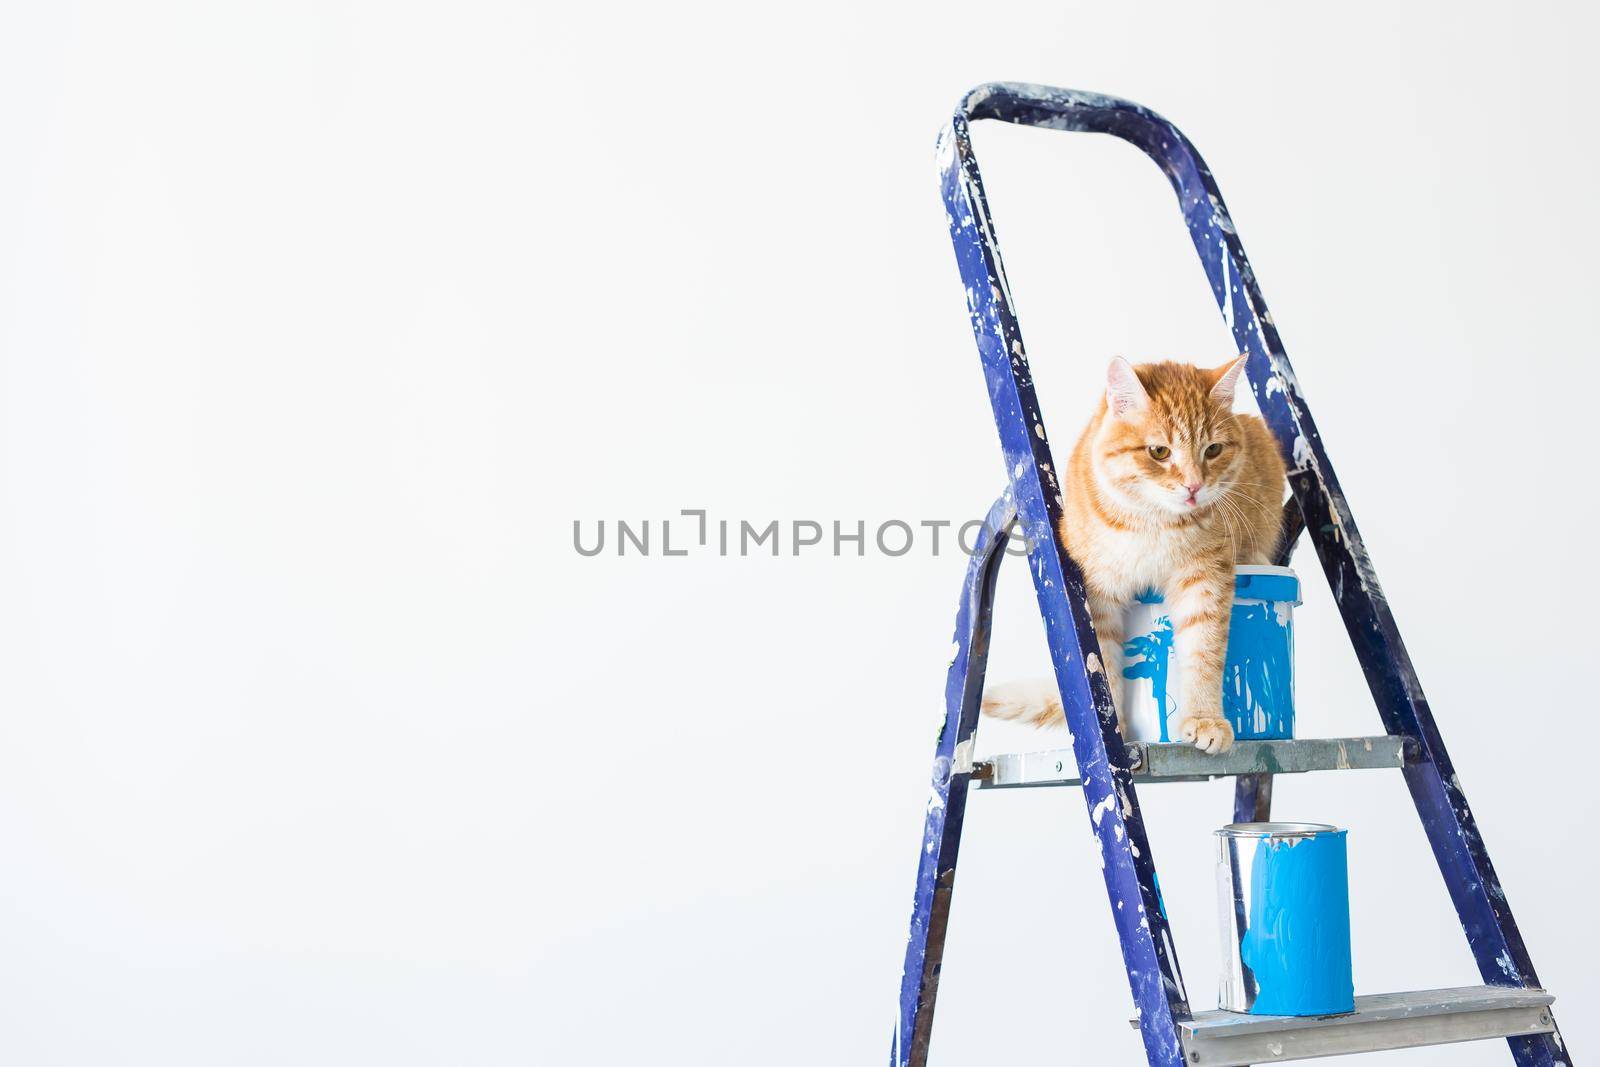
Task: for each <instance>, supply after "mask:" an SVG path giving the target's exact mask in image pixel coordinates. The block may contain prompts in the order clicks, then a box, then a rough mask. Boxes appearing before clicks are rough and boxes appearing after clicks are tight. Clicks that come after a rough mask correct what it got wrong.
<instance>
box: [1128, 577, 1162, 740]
mask: <svg viewBox="0 0 1600 1067" xmlns="http://www.w3.org/2000/svg"><path fill="white" fill-rule="evenodd" d="M1145 596H1149V597H1151V599H1149V600H1145V598H1144V596H1141V597H1140V598H1139V599H1140V601H1141V602H1142V603H1145V604H1159V603H1161V597H1160V595H1159V594H1155V593H1147V594H1145ZM1156 627H1157V629H1156V631H1155V632H1154V633H1149V634H1140V635H1139V636H1138V637H1135V638H1134V639H1133V640H1131V641H1129V642H1128V643H1127V644H1125V645H1123V646H1122V652H1123V655H1125V656H1127V657H1129V658H1130V659H1131V658H1132V657H1134V656H1138V657H1140V659H1139V662H1137V663H1128V664H1126V665H1124V666H1123V668H1122V676H1123V677H1124V678H1148V679H1150V687H1151V690H1152V692H1154V694H1155V699H1156V706H1157V707H1158V708H1160V709H1161V710H1162V715H1161V740H1163V741H1170V740H1172V738H1170V737H1168V736H1167V718H1168V716H1167V714H1166V712H1167V710H1168V709H1169V708H1170V706H1171V705H1169V704H1168V703H1167V660H1168V655H1169V654H1170V653H1171V651H1172V641H1173V630H1172V620H1171V619H1170V618H1168V617H1167V616H1165V615H1162V616H1161V617H1160V618H1158V619H1156Z"/></svg>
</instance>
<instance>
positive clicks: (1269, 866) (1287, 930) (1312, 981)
mask: <svg viewBox="0 0 1600 1067" xmlns="http://www.w3.org/2000/svg"><path fill="white" fill-rule="evenodd" d="M1216 837H1217V845H1218V848H1217V890H1218V892H1217V899H1218V903H1219V908H1218V915H1219V918H1220V919H1221V922H1222V993H1221V995H1220V997H1219V998H1218V1007H1221V1008H1223V1009H1224V1010H1226V1011H1238V1012H1248V1013H1249V1014H1251V1015H1341V1014H1344V1013H1345V1012H1350V1011H1354V1010H1355V988H1354V984H1353V982H1352V981H1351V976H1350V884H1349V883H1350V874H1349V862H1348V858H1347V855H1346V851H1345V832H1344V831H1343V830H1341V829H1339V828H1338V827H1334V826H1325V825H1323V824H1322V823H1313V822H1241V823H1233V824H1232V825H1230V826H1224V827H1223V828H1222V829H1220V830H1218V831H1217V832H1216Z"/></svg>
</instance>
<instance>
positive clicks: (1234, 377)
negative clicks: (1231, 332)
mask: <svg viewBox="0 0 1600 1067" xmlns="http://www.w3.org/2000/svg"><path fill="white" fill-rule="evenodd" d="M1249 358H1250V354H1249V353H1248V352H1247V353H1245V354H1244V355H1242V356H1240V357H1239V358H1238V359H1236V360H1234V361H1233V362H1232V363H1229V364H1228V365H1227V366H1226V367H1219V368H1217V370H1214V371H1212V372H1211V373H1213V374H1215V375H1217V383H1216V384H1215V385H1213V386H1212V387H1211V399H1212V400H1215V401H1216V402H1217V403H1219V404H1221V405H1222V406H1223V407H1225V408H1231V407H1233V391H1234V389H1236V388H1237V387H1238V385H1239V375H1240V374H1241V373H1242V372H1243V371H1244V364H1245V360H1247V359H1249Z"/></svg>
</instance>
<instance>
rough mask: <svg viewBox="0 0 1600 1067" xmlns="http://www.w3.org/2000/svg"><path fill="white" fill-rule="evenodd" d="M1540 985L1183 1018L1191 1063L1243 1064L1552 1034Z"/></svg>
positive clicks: (1208, 1066) (1548, 1000)
mask: <svg viewBox="0 0 1600 1067" xmlns="http://www.w3.org/2000/svg"><path fill="white" fill-rule="evenodd" d="M1554 1002H1555V997H1553V996H1551V995H1550V994H1549V993H1546V992H1545V991H1544V990H1542V989H1523V988H1520V987H1506V986H1461V987H1458V988H1452V989H1424V990H1417V991H1414V992H1408V993H1381V994H1378V995H1376V996H1365V997H1357V998H1356V1010H1355V1011H1354V1012H1352V1013H1350V1014H1348V1015H1330V1016H1315V1017H1296V1016H1275V1015H1243V1014H1239V1013H1236V1012H1229V1011H1207V1012H1201V1013H1199V1014H1197V1015H1195V1016H1194V1017H1193V1018H1191V1019H1187V1020H1180V1021H1179V1023H1178V1029H1179V1035H1180V1037H1181V1039H1182V1041H1183V1046H1184V1053H1185V1058H1186V1059H1187V1061H1188V1063H1190V1064H1191V1065H1193V1067H1242V1065H1246V1064H1262V1063H1275V1062H1278V1061H1281V1060H1300V1059H1311V1058H1313V1057H1318V1056H1340V1055H1344V1054H1346V1053H1352V1052H1377V1051H1380V1050H1382V1049H1394V1048H1414V1047H1418V1046H1421V1045H1445V1044H1451V1043H1453V1042H1457V1041H1478V1040H1482V1039H1484V1038H1494V1037H1511V1036H1515V1035H1518V1034H1547V1033H1551V1032H1553V1031H1554V1029H1555V1024H1554V1023H1553V1022H1552V1020H1551V1016H1550V1005H1551V1004H1552V1003H1554Z"/></svg>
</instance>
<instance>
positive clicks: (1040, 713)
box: [983, 678, 1067, 726]
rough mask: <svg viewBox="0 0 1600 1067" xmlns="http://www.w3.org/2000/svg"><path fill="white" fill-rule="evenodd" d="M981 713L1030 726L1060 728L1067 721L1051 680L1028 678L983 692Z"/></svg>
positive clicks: (1058, 694) (1056, 690)
mask: <svg viewBox="0 0 1600 1067" xmlns="http://www.w3.org/2000/svg"><path fill="white" fill-rule="evenodd" d="M983 713H984V714H985V715H988V716H990V717H991V718H995V719H1006V720H1009V721H1011V722H1025V723H1027V724H1028V725H1030V726H1061V725H1064V724H1065V723H1066V721H1067V720H1066V715H1065V714H1063V713H1062V710H1061V692H1060V690H1058V689H1057V688H1056V680H1055V679H1054V678H1030V679H1028V680H1027V681H1022V682H1005V683H1002V684H1001V685H997V686H994V687H992V688H989V689H985V690H984V693H983Z"/></svg>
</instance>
